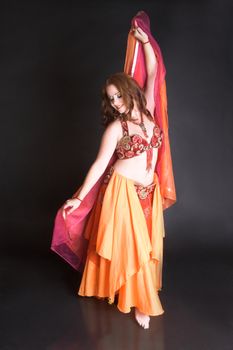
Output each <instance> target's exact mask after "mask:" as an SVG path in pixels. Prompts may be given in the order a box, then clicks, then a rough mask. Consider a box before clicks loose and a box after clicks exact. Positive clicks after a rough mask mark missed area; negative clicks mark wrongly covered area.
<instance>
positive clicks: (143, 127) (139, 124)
mask: <svg viewBox="0 0 233 350" xmlns="http://www.w3.org/2000/svg"><path fill="white" fill-rule="evenodd" d="M132 123H134V124H135V125H138V126H140V128H141V129H142V132H143V134H144V136H145V137H147V138H148V137H149V136H148V134H147V130H146V127H145V124H144V120H143V116H142V114H141V122H140V123H136V122H134V121H133V120H132Z"/></svg>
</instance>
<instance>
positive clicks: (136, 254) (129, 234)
mask: <svg viewBox="0 0 233 350" xmlns="http://www.w3.org/2000/svg"><path fill="white" fill-rule="evenodd" d="M105 179H106V181H104V182H103V184H102V185H101V188H100V191H99V194H98V197H97V200H96V202H95V205H94V208H93V210H92V213H91V216H90V218H89V220H88V223H87V226H86V228H85V238H86V239H87V240H88V241H89V246H88V253H87V259H86V264H85V269H84V272H83V276H82V281H81V285H80V288H79V292H78V294H79V295H81V296H96V297H99V298H108V300H109V302H110V303H113V302H114V299H115V296H116V295H118V304H117V306H118V309H119V310H120V311H121V312H124V313H128V312H130V310H131V307H134V306H136V307H137V308H138V309H139V310H140V311H141V312H143V313H144V314H147V315H151V316H156V315H160V314H162V313H163V312H164V311H163V308H162V306H161V303H160V300H159V296H158V290H160V289H161V287H162V262H163V237H164V236H165V233H164V223H163V208H162V201H161V195H160V188H159V181H158V177H157V175H156V173H155V174H154V182H153V184H152V185H149V186H147V187H143V188H140V187H142V186H138V185H135V184H134V181H133V180H131V179H128V178H127V177H125V176H122V175H120V174H118V173H117V172H116V171H115V170H114V168H113V167H112V168H111V169H110V171H109V175H108V174H107V175H106V178H105ZM140 194H141V196H140ZM143 194H144V195H143ZM152 218H153V220H152Z"/></svg>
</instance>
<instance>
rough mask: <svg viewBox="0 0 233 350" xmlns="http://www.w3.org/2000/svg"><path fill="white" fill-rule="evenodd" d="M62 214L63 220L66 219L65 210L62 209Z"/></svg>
mask: <svg viewBox="0 0 233 350" xmlns="http://www.w3.org/2000/svg"><path fill="white" fill-rule="evenodd" d="M62 216H63V219H64V220H65V219H66V212H65V210H63V211H62Z"/></svg>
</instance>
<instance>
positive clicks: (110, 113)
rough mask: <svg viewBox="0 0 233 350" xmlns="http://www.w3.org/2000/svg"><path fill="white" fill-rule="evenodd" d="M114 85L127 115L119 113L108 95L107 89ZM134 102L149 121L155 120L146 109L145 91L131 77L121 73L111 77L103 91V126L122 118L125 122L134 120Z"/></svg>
mask: <svg viewBox="0 0 233 350" xmlns="http://www.w3.org/2000/svg"><path fill="white" fill-rule="evenodd" d="M109 85H114V86H116V88H117V89H118V91H119V92H120V94H121V96H122V98H123V101H124V104H125V105H126V110H127V111H128V112H127V113H122V114H121V113H119V112H118V111H117V110H116V109H115V108H113V107H112V106H111V102H110V99H109V97H108V95H107V91H106V90H107V87H108V86H109ZM134 101H135V102H136V104H137V107H138V109H139V111H140V112H141V114H142V113H143V114H145V115H146V116H147V117H148V118H149V119H151V120H153V117H152V116H151V114H150V112H149V111H148V109H147V108H146V98H145V95H144V92H143V90H142V89H141V87H140V86H139V85H138V83H137V82H136V80H134V79H133V78H132V77H131V76H130V75H128V74H126V73H123V72H120V73H115V74H113V75H111V76H110V77H109V78H107V80H106V81H105V84H104V86H103V89H102V106H101V111H102V115H103V124H104V125H105V126H107V125H108V124H110V123H111V122H112V121H113V120H116V119H119V118H122V119H123V120H134V119H133V118H132V116H131V114H132V110H133V107H134Z"/></svg>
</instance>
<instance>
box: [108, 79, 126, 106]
mask: <svg viewBox="0 0 233 350" xmlns="http://www.w3.org/2000/svg"><path fill="white" fill-rule="evenodd" d="M106 92H107V95H108V98H109V101H110V104H111V106H112V107H113V108H115V109H116V110H117V111H118V112H119V113H124V112H125V111H126V106H125V104H124V100H123V98H122V96H121V93H120V91H119V90H118V89H117V88H116V86H115V85H108V86H107V88H106Z"/></svg>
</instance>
